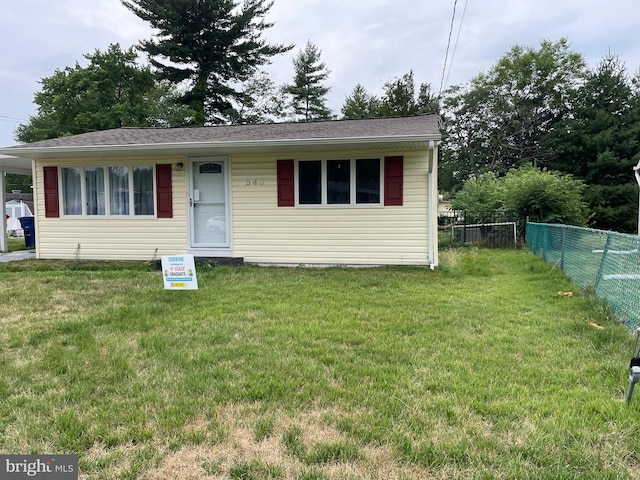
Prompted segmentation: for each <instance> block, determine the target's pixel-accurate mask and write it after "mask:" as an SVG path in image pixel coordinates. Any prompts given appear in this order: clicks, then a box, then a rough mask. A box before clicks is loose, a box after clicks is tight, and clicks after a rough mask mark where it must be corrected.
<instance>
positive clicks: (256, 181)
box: [247, 178, 264, 187]
mask: <svg viewBox="0 0 640 480" xmlns="http://www.w3.org/2000/svg"><path fill="white" fill-rule="evenodd" d="M262 185H264V180H263V179H261V178H248V179H247V186H249V187H258V186H260V187H261V186H262Z"/></svg>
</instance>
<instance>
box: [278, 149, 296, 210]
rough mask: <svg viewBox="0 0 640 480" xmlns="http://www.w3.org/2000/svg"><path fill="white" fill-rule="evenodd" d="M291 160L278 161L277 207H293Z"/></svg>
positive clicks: (293, 192)
mask: <svg viewBox="0 0 640 480" xmlns="http://www.w3.org/2000/svg"><path fill="white" fill-rule="evenodd" d="M293 167H294V165H293V160H278V168H277V177H278V206H279V207H293V206H295V204H296V202H295V188H294V168H293Z"/></svg>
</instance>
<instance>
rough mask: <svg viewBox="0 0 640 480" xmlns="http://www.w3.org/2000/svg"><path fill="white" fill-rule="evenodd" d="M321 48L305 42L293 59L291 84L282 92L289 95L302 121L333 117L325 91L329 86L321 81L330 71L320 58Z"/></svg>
mask: <svg viewBox="0 0 640 480" xmlns="http://www.w3.org/2000/svg"><path fill="white" fill-rule="evenodd" d="M321 53H322V52H321V50H320V49H318V47H317V46H316V45H314V44H313V43H311V42H310V41H308V42H307V45H306V47H305V49H304V50H301V51H300V53H299V54H298V56H297V57H296V58H295V59H294V60H293V66H294V77H293V84H291V85H285V87H284V92H285V93H287V94H289V95H291V106H292V108H293V111H294V113H295V115H297V116H300V117H302V119H301V120H302V121H305V122H310V121H313V120H328V119H330V118H332V117H333V115H332V112H331V110H330V109H329V108H328V107H327V105H326V102H327V99H326V97H327V93H329V90H330V87H326V86H324V85H323V82H324V81H325V80H326V79H327V78H328V77H329V74H330V73H331V72H330V71H329V70H327V67H326V65H325V63H324V62H323V61H321V59H320V55H321Z"/></svg>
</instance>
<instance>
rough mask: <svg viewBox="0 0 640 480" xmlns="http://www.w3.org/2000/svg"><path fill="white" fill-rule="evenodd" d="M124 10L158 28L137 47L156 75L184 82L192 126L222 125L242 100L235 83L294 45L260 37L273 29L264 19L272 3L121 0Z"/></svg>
mask: <svg viewBox="0 0 640 480" xmlns="http://www.w3.org/2000/svg"><path fill="white" fill-rule="evenodd" d="M122 3H123V5H124V6H125V7H127V8H128V9H129V10H131V11H132V12H133V13H135V14H136V15H137V16H138V17H140V18H141V19H143V20H145V21H147V22H149V23H150V24H151V26H152V27H153V28H154V29H156V30H158V34H157V35H156V37H155V38H154V39H151V40H144V41H142V42H141V43H140V49H141V50H143V51H145V52H146V53H147V54H148V55H149V59H150V62H151V64H152V65H153V66H154V67H156V68H157V69H158V70H159V72H160V75H161V76H162V77H163V78H164V79H167V80H169V81H171V82H172V83H175V84H181V83H182V82H188V85H189V86H188V89H187V91H186V92H185V93H184V95H183V96H182V98H181V101H182V102H183V103H185V104H187V105H190V106H191V107H192V108H193V110H194V111H195V112H196V116H195V118H194V122H193V123H194V124H195V125H204V124H211V123H223V122H226V121H228V119H229V118H230V117H233V116H234V110H235V106H236V101H237V100H239V99H244V100H246V98H244V94H243V92H241V91H239V90H238V87H237V85H238V84H239V83H242V82H245V81H246V80H248V79H249V78H250V77H251V76H252V75H253V74H254V73H255V72H256V71H257V69H258V68H259V67H260V66H262V65H265V64H267V63H269V61H270V59H271V57H273V56H274V55H278V54H280V53H284V52H287V51H289V50H290V49H291V48H293V46H292V45H291V46H285V45H275V44H274V45H271V44H268V43H267V42H266V41H265V40H264V39H263V38H262V37H261V34H262V32H263V31H264V30H266V29H267V28H270V27H272V26H273V24H272V23H269V22H266V21H265V20H264V17H265V16H266V14H267V13H268V12H269V10H270V8H271V7H272V5H273V2H272V1H271V2H269V1H267V0H245V1H244V2H243V3H242V5H239V4H238V3H237V2H236V1H235V0H173V1H171V2H167V1H164V0H122Z"/></svg>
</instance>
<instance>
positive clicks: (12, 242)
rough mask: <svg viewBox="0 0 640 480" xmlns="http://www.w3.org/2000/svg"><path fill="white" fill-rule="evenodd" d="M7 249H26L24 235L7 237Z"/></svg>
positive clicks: (13, 250) (10, 250) (12, 250)
mask: <svg viewBox="0 0 640 480" xmlns="http://www.w3.org/2000/svg"><path fill="white" fill-rule="evenodd" d="M7 250H8V251H9V252H15V251H18V250H27V247H26V245H25V243H24V237H7Z"/></svg>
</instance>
